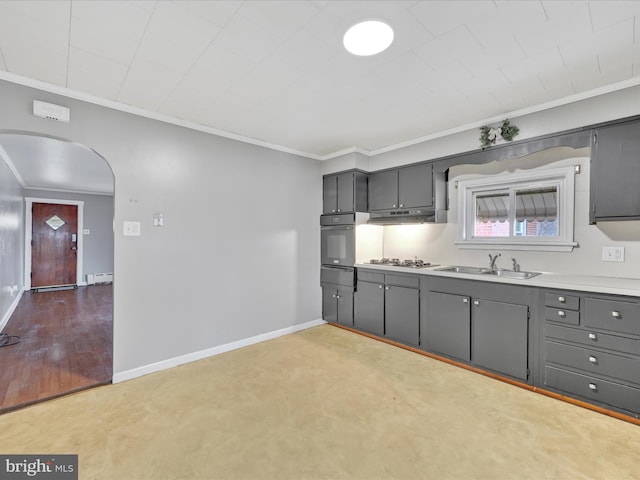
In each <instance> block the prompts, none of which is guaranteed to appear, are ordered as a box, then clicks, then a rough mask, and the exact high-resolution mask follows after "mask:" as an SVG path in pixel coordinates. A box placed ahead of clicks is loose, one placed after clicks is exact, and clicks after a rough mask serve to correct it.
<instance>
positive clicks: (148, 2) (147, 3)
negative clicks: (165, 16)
mask: <svg viewBox="0 0 640 480" xmlns="http://www.w3.org/2000/svg"><path fill="white" fill-rule="evenodd" d="M128 3H130V4H132V5H134V6H135V7H138V8H140V9H142V10H145V11H147V12H149V13H151V12H153V9H154V8H156V3H158V1H157V0H128Z"/></svg>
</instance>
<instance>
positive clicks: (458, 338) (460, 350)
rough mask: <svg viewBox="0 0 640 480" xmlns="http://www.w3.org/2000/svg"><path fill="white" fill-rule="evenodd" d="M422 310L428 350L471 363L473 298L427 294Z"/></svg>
mask: <svg viewBox="0 0 640 480" xmlns="http://www.w3.org/2000/svg"><path fill="white" fill-rule="evenodd" d="M422 299H423V302H424V305H423V306H422V309H421V310H420V331H421V332H422V338H423V341H422V345H423V348H425V349H426V350H430V351H432V352H435V353H439V354H442V355H446V356H448V357H454V358H457V359H459V360H463V361H465V362H468V361H470V360H471V299H470V298H469V297H467V296H465V295H454V294H451V293H440V292H424V294H423V296H422Z"/></svg>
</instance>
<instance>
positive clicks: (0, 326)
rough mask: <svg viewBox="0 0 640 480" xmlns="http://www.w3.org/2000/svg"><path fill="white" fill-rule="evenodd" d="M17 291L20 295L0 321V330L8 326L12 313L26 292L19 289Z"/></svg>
mask: <svg viewBox="0 0 640 480" xmlns="http://www.w3.org/2000/svg"><path fill="white" fill-rule="evenodd" d="M17 293H18V296H17V297H16V298H15V300H14V301H13V303H12V304H11V305H10V306H9V310H7V313H5V314H4V316H3V317H2V320H1V321H0V332H1V331H2V330H4V327H6V326H7V323H8V322H9V319H10V318H11V315H13V312H15V310H16V308H18V304H19V303H20V299H21V298H22V294H23V293H24V290H18V291H17Z"/></svg>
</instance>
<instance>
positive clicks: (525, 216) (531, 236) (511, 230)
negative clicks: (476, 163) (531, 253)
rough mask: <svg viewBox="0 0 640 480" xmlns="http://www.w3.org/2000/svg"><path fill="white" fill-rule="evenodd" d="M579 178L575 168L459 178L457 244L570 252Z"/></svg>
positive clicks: (462, 246)
mask: <svg viewBox="0 0 640 480" xmlns="http://www.w3.org/2000/svg"><path fill="white" fill-rule="evenodd" d="M574 175H575V169H574V167H573V166H571V167H562V168H554V169H548V170H538V171H535V172H534V171H529V172H517V173H511V172H506V173H501V174H497V175H490V176H489V175H485V176H482V177H480V178H478V177H475V178H469V179H463V180H459V181H458V182H457V187H458V203H459V210H458V218H459V223H458V226H459V229H458V241H457V242H456V244H457V245H458V246H459V247H461V248H495V247H506V248H509V249H512V250H525V249H526V250H552V251H571V250H572V249H573V247H575V246H576V243H575V242H574V241H573V219H574V212H573V209H574Z"/></svg>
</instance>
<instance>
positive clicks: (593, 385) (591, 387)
mask: <svg viewBox="0 0 640 480" xmlns="http://www.w3.org/2000/svg"><path fill="white" fill-rule="evenodd" d="M589 390H593V391H594V392H597V391H598V385H596V384H595V383H590V384H589Z"/></svg>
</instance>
